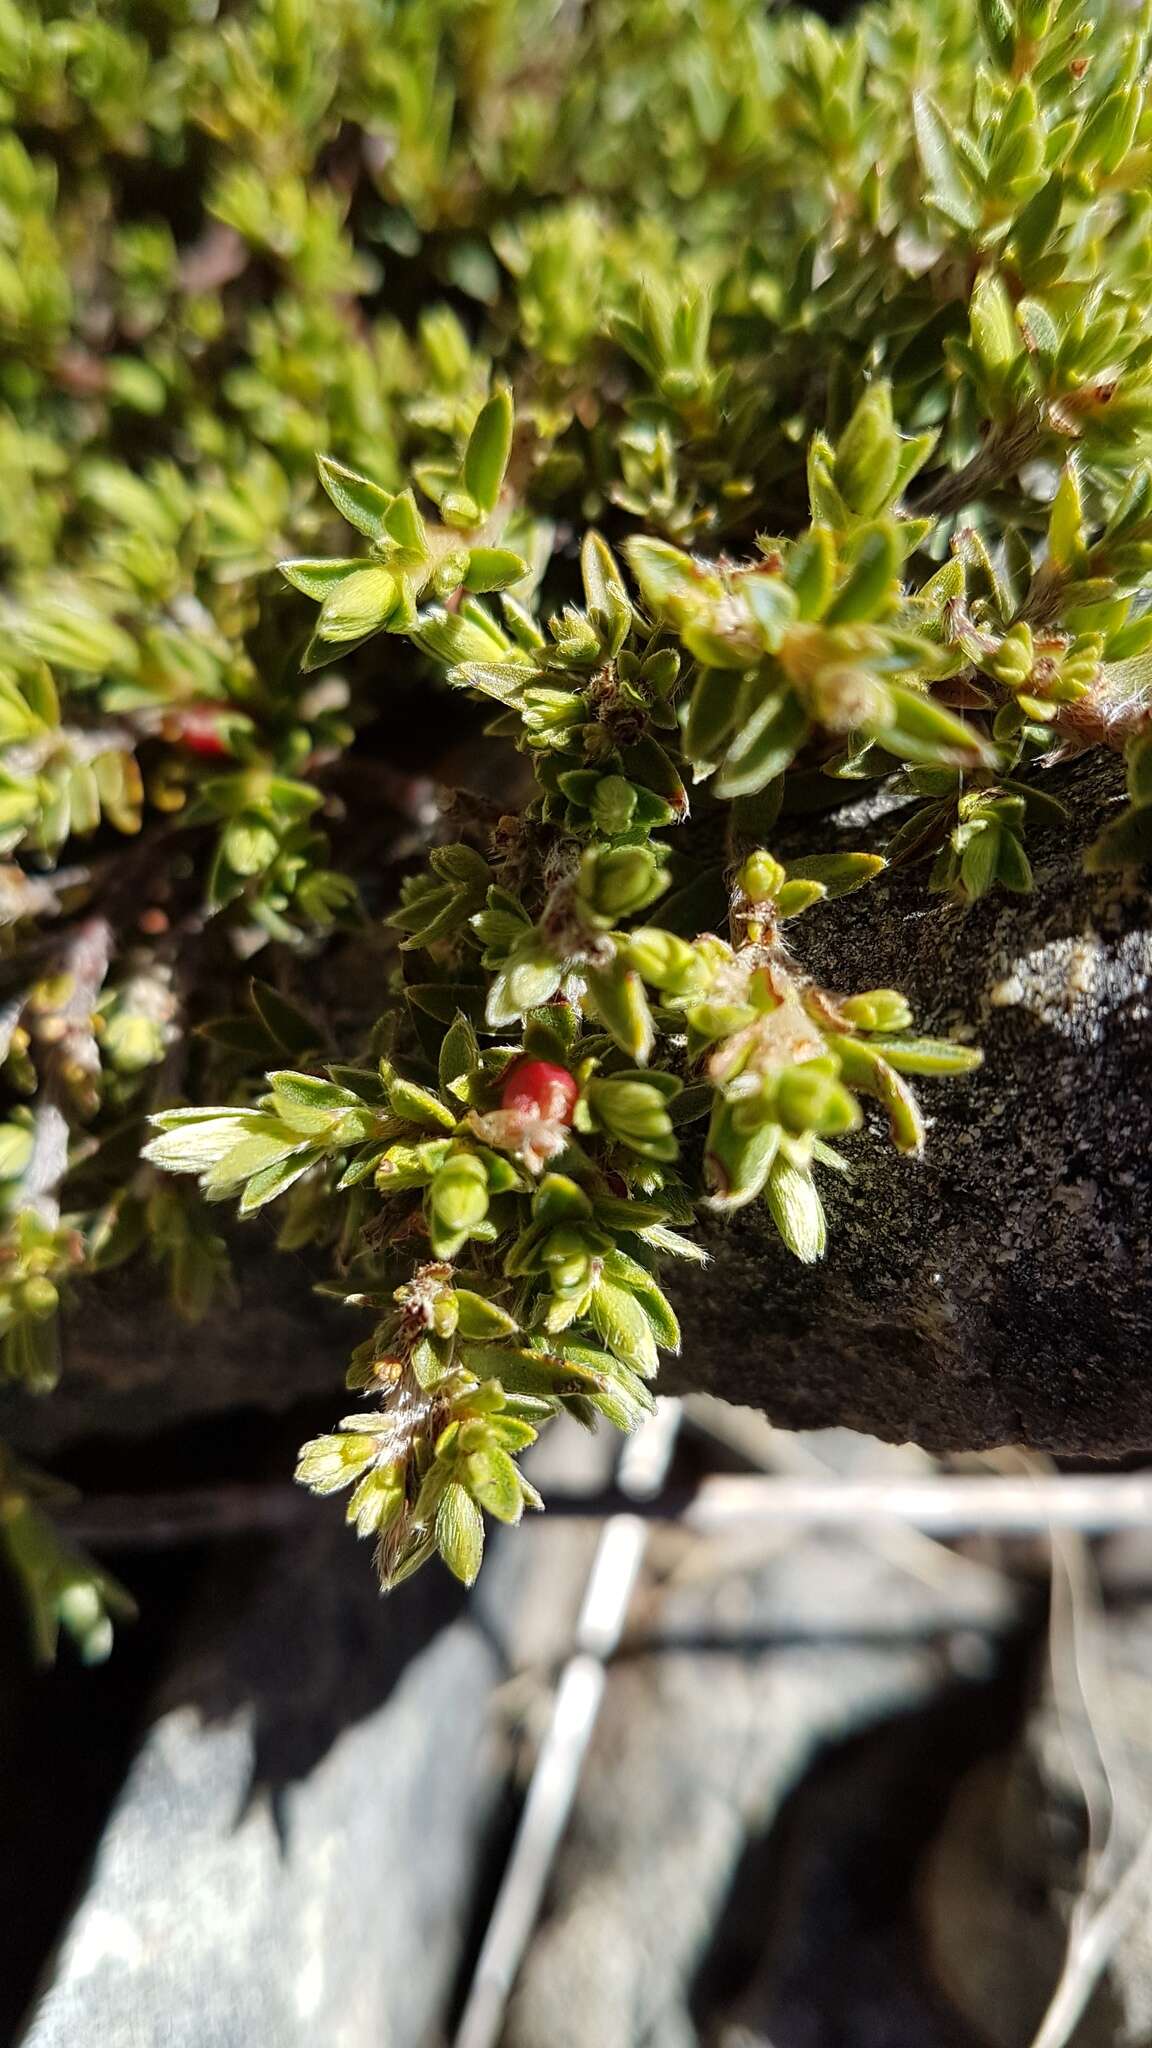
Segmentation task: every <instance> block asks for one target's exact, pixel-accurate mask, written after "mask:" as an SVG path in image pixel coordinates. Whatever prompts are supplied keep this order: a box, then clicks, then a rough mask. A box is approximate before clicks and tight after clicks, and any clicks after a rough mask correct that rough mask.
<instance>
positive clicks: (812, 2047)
mask: <svg viewBox="0 0 1152 2048" xmlns="http://www.w3.org/2000/svg"><path fill="white" fill-rule="evenodd" d="M665 1544H666V1548H665V1554H664V1555H663V1556H661V1554H660V1552H659V1548H657V1550H656V1553H655V1555H654V1557H653V1560H652V1562H653V1564H654V1566H655V1572H654V1574H653V1575H652V1576H651V1577H650V1578H649V1580H648V1583H647V1587H646V1591H645V1593H644V1595H643V1596H642V1598H641V1600H640V1602H639V1603H638V1605H637V1607H636V1608H635V1609H634V1612H633V1632H632V1635H631V1637H630V1639H626V1642H625V1647H624V1652H623V1654H622V1656H621V1657H619V1658H618V1659H617V1660H616V1662H615V1663H614V1665H613V1666H612V1669H611V1671H610V1674H609V1680H608V1688H607V1694H606V1698H605V1703H604V1707H603V1710H602V1714H601V1718H600V1722H599V1725H598V1728H597V1731H596V1734H595V1738H594V1741H593V1745H592V1749H591V1752H590V1755H589V1757H588V1760H587V1762H586V1765H585V1769H584V1772H583V1775H582V1778H581V1784H580V1791H579V1796H578V1799H577V1804H576V1810H575V1814H574V1816H573V1820H572V1824H571V1826H570V1828H569V1831H568V1834H567V1837H566V1839H565V1842H564V1845H563V1848H562V1850H561V1853H560V1857H559V1861H558V1863H557V1866H556V1869H555V1871H554V1873H553V1880H552V1886H551V1902H550V1911H549V1914H548V1917H547V1918H546V1919H545V1920H544V1922H543V1923H542V1925H541V1926H540V1927H539V1929H538V1930H537V1933H536V1936H535V1939H534V1940H533V1942H532V1945H531V1948H530V1950H529V1953H528V1957H527V1959H526V1963H525V1966H524V1969H523V1971H522V1974H521V1977H520V1981H519V1985H518V1988H517V1992H516V1995H515V1998H514V2001H513V2005H512V2011H511V2017H510V2024H509V2027H508V2031H507V2035H506V2037H505V2043H504V2048H541V2044H542V2043H547V2048H591V2044H592V2043H595V2048H696V2044H699V2043H701V2042H707V2043H708V2044H709V2048H712V2044H714V2043H723V2044H724V2048H755V2044H759V2043H760V2042H761V2040H763V2041H764V2043H765V2044H767V2043H768V2042H771V2043H773V2044H775V2048H785V2044H787V2048H817V2044H818V2043H827V2042H829V2041H832V2040H837V2041H841V2040H843V2041H844V2042H845V2043H846V2044H847V2043H851V2048H865V2044H868V2048H873V2044H875V2048H880V2044H883V2048H924V2044H925V2043H927V2042H928V2041H931V2042H932V2043H933V2044H935V2048H971V2036H970V2035H969V2034H968V2033H967V2032H966V2031H963V2030H959V2029H958V2028H957V2027H954V2026H952V2025H951V2024H950V2023H949V2018H948V2015H947V2013H946V2012H945V2011H943V2010H942V2008H941V2005H940V2002H939V2000H938V1998H937V1997H936V1996H935V1995H934V1992H933V1989H932V1987H931V1985H930V1983H929V1982H928V1981H927V1978H926V1977H925V1975H924V1973H923V1971H922V1970H920V1971H918V1970H917V1967H916V1965H915V1963H914V1962H912V1961H907V1963H906V1966H905V1965H901V1968H900V1969H897V1968H896V1967H895V1966H894V1965H893V1962H892V1958H891V1956H889V1959H888V1963H887V1966H886V1969H885V1970H884V1971H883V1972H878V1971H877V1970H876V1969H875V1968H874V1967H872V1968H871V1974H870V1990H869V1989H867V1988H866V1982H865V1975H864V1974H861V1975H859V1976H857V1978H856V1979H855V1981H854V1982H853V1981H850V1974H849V1973H850V1972H851V1971H852V1970H853V1969H855V1968H856V1967H857V1966H859V1969H860V1971H861V1972H862V1973H867V1972H868V1971H869V1968H870V1966H869V1964H868V1963H867V1961H866V1959H864V1958H863V1957H862V1956H861V1955H860V1954H859V1953H858V1949H857V1935H858V1931H859V1930H858V1926H857V1925H856V1924H855V1923H857V1922H859V1921H860V1920H865V1921H866V1920H868V1919H869V1918H871V1919H873V1920H874V1921H875V1922H876V1923H880V1922H883V1921H885V1920H887V1921H888V1922H889V1923H891V1922H894V1921H898V1920H899V1917H900V1905H899V1898H898V1894H899V1891H900V1886H901V1875H900V1873H901V1870H902V1869H904V1870H907V1868H908V1867H909V1866H910V1863H911V1860H912V1854H913V1853H914V1852H913V1850H912V1849H911V1847H910V1846H909V1845H908V1844H906V1843H904V1842H903V1841H901V1842H900V1843H899V1844H898V1845H894V1843H893V1842H892V1841H891V1840H886V1839H885V1835H886V1830H887V1831H888V1833H889V1834H893V1835H902V1834H904V1833H908V1834H910V1835H911V1836H913V1837H915V1836H917V1835H918V1834H921V1835H926V1834H928V1833H929V1832H930V1830H931V1827H932V1822H933V1819H934V1804H933V1801H934V1798H937V1797H938V1796H939V1794H938V1793H932V1792H930V1791H928V1790H927V1789H926V1785H925V1783H924V1782H922V1781H923V1780H924V1778H925V1776H926V1775H927V1774H926V1773H925V1772H924V1771H923V1769H922V1768H921V1771H920V1774H919V1777H914V1778H913V1779H912V1780H911V1781H910V1780H909V1779H908V1778H907V1777H906V1776H902V1774H901V1772H900V1771H899V1770H898V1771H897V1772H896V1774H895V1777H894V1779H892V1778H891V1773H889V1779H890V1780H891V1781H889V1780H888V1779H885V1778H884V1776H883V1773H881V1772H879V1771H878V1770H877V1769H876V1768H875V1767H873V1768H866V1769H865V1771H864V1773H863V1780H862V1784H860V1785H858V1787H857V1794H856V1797H855V1800H854V1804H853V1809H852V1814H851V1820H849V1817H848V1816H849V1805H848V1801H847V1800H846V1799H845V1798H844V1797H842V1796H839V1795H837V1796H835V1797H834V1798H833V1799H832V1800H831V1802H827V1801H826V1802H825V1806H826V1808H827V1809H828V1810H827V1811H826V1812H825V1815H824V1819H825V1822H831V1826H832V1832H831V1835H830V1834H829V1831H828V1829H827V1828H825V1829H824V1831H823V1832H820V1831H818V1830H817V1829H816V1828H814V1827H809V1826H806V1825H805V1826H802V1827H801V1828H800V1829H799V1830H798V1831H796V1835H797V1838H796V1839H793V1838H792V1834H791V1832H787V1831H783V1830H782V1823H783V1822H784V1818H785V1814H786V1811H787V1807H788V1803H789V1801H790V1800H791V1798H792V1796H793V1795H794V1793H795V1792H796V1788H797V1786H798V1784H799V1783H800V1782H801V1781H802V1780H803V1779H804V1777H805V1774H806V1773H808V1772H809V1771H811V1770H813V1769H814V1768H817V1767H819V1766H820V1765H821V1763H822V1761H823V1759H824V1757H825V1756H826V1755H827V1753H828V1752H830V1751H832V1750H834V1749H835V1748H836V1747H837V1746H838V1745H842V1744H846V1743H848V1742H849V1741H850V1740H855V1739H857V1738H859V1739H861V1740H866V1739H870V1738H869V1736H868V1731H877V1737H878V1739H879V1731H880V1729H881V1728H882V1727H883V1726H884V1725H885V1724H888V1723H890V1722H892V1723H897V1724H898V1723H900V1722H902V1720H903V1718H904V1717H907V1716H909V1715H915V1713H916V1712H917V1711H918V1710H922V1709H925V1708H927V1707H930V1706H931V1705H932V1704H933V1703H934V1702H935V1701H937V1700H938V1698H939V1696H940V1694H941V1692H945V1691H948V1690H950V1689H952V1688H955V1687H957V1686H959V1691H960V1694H961V1697H962V1698H963V1701H964V1706H963V1710H962V1711H963V1717H964V1720H965V1721H966V1724H967V1730H968V1733H967V1734H960V1735H959V1737H958V1739H955V1740H954V1741H953V1743H952V1745H951V1746H952V1749H953V1750H954V1754H955V1759H956V1761H955V1763H954V1768H961V1767H962V1766H960V1765H959V1762H958V1759H959V1757H960V1756H961V1755H962V1754H963V1753H964V1744H965V1743H966V1742H971V1741H974V1742H975V1743H977V1744H978V1743H979V1740H980V1735H979V1733H978V1729H979V1718H980V1717H979V1710H978V1708H977V1707H976V1705H975V1704H974V1697H975V1696H978V1695H979V1692H980V1687H979V1685H978V1684H975V1683H972V1682H971V1678H970V1675H969V1674H971V1675H978V1676H979V1677H980V1678H983V1677H986V1676H987V1673H988V1670H989V1667H990V1663H991V1646H992V1645H993V1644H994V1643H995V1641H996V1638H997V1636H998V1635H999V1634H1000V1633H1002V1632H1004V1631H1005V1630H1007V1629H1009V1628H1010V1627H1011V1626H1012V1622H1013V1618H1014V1606H1013V1601H1012V1597H1011V1594H1010V1592H1009V1590H1008V1588H1007V1587H1006V1585H1004V1584H1003V1583H1002V1582H1001V1583H999V1584H998V1583H997V1582H996V1581H995V1580H994V1579H993V1578H992V1575H991V1574H989V1575H987V1577H986V1578H985V1577H984V1576H982V1575H973V1576H972V1577H969V1575H968V1574H967V1573H966V1572H965V1571H964V1570H963V1569H962V1568H960V1567H957V1570H956V1576H955V1579H954V1580H953V1579H950V1578H946V1579H945V1580H944V1582H943V1583H942V1584H938V1585H935V1586H929V1585H926V1584H924V1583H920V1582H918V1581H917V1580H916V1579H915V1578H914V1577H912V1576H911V1575H910V1574H909V1573H907V1572H905V1571H903V1570H901V1569H898V1568H897V1567H896V1566H895V1565H893V1564H891V1563H889V1562H887V1561H886V1560H884V1559H882V1558H880V1557H878V1556H875V1555H872V1554H870V1553H869V1552H868V1551H867V1550H865V1549H863V1548H862V1547H861V1546H860V1545H859V1544H857V1543H855V1542H853V1541H852V1540H851V1539H847V1538H832V1537H823V1536H812V1537H809V1538H804V1539H800V1540H797V1541H794V1542H788V1543H785V1544H784V1545H783V1546H782V1547H781V1548H780V1549H779V1550H778V1552H777V1554H776V1555H775V1556H771V1557H769V1558H768V1559H767V1560H766V1561H763V1562H761V1563H759V1564H757V1565H755V1566H754V1567H752V1568H751V1569H749V1568H748V1566H747V1563H745V1567H744V1569H742V1570H735V1569H733V1568H732V1564H731V1560H728V1559H725V1558H724V1557H723V1556H722V1555H720V1554H717V1553H713V1555H712V1557H711V1559H709V1557H708V1555H707V1554H706V1552H705V1551H704V1549H703V1548H697V1549H696V1550H695V1551H694V1552H693V1553H692V1554H691V1556H690V1557H689V1558H687V1559H685V1557H684V1556H679V1557H677V1555H676V1553H675V1547H674V1546H675V1544H676V1539H675V1538H668V1539H665ZM669 1545H671V1546H673V1548H672V1551H671V1554H669V1550H668V1546H669ZM677 1565H679V1566H680V1570H679V1571H677V1569H676V1566H677ZM710 1566H711V1568H710ZM662 1576H663V1583H661V1579H662ZM974 1649H975V1653H976V1673H975V1674H973V1673H972V1661H971V1660H972V1658H973V1651H974ZM961 1672H964V1673H965V1677H963V1678H961V1677H960V1676H959V1674H960V1673H961ZM954 1733H955V1731H954ZM932 1753H933V1766H934V1770H935V1775H936V1779H937V1782H939V1779H940V1777H941V1765H942V1764H943V1765H944V1768H945V1770H946V1768H947V1759H948V1757H949V1753H950V1748H949V1743H948V1742H947V1741H944V1740H941V1739H939V1737H938V1739H937V1740H936V1741H935V1742H934V1743H933V1745H932ZM968 1754H971V1750H969V1752H968ZM837 1830H838V1831H839V1836H838V1838H837ZM853 1830H855V1834H854V1838H853V1839H852V1840H851V1842H850V1843H849V1841H848V1837H849V1836H850V1835H853ZM797 1851H798V1852H799V1855H800V1858H801V1861H803V1859H804V1858H805V1856H810V1857H814V1858H815V1860H816V1861H817V1863H819V1864H820V1865H821V1866H822V1869H821V1876H820V1880H819V1881H818V1882H817V1883H815V1884H814V1883H813V1882H812V1876H811V1873H809V1876H808V1878H807V1881H806V1882H807V1891H806V1893H805V1896H804V1897H803V1898H802V1899H801V1898H800V1896H799V1888H798V1886H797V1883H796V1870H797V1864H796V1861H795V1854H796V1852H797ZM834 1892H835V1893H836V1896H835V1898H833V1896H832V1894H833V1893H834ZM853 1895H854V1902H853ZM746 1977H751V1978H752V1980H753V1981H752V1983H751V1984H747V1983H746V1981H744V1980H745V1979H746ZM801 1979H802V1980H803V1981H802V1982H801V1981H800V1980H801ZM869 2012H871V2013H872V2016H873V2019H874V2020H875V2022H876V2025H875V2028H874V2027H873V2025H872V2023H871V2022H870V2021H869V2019H868V2013H869ZM761 2022H762V2023H763V2033H761V2031H760V2023H761ZM881 2022H882V2023H883V2024H881Z"/></svg>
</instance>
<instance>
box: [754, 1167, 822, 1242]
mask: <svg viewBox="0 0 1152 2048" xmlns="http://www.w3.org/2000/svg"><path fill="white" fill-rule="evenodd" d="M764 1193H765V1199H766V1201H767V1203H768V1207H769V1209H770V1211H771V1214H772V1221H773V1222H774V1223H775V1225H776V1228H777V1230H778V1231H779V1232H780V1235H781V1237H782V1238H783V1240H784V1242H785V1244H786V1245H787V1247H788V1249H789V1251H790V1252H791V1253H792V1254H793V1256H794V1257H795V1258H798V1259H802V1260H803V1261H804V1264H805V1265H806V1266H810V1265H813V1264H815V1262H816V1260H817V1259H822V1258H823V1256H824V1247H825V1244H826V1242H827V1236H828V1232H827V1226H826V1224H825V1221H824V1204H823V1203H822V1202H821V1200H820V1196H819V1193H818V1192H817V1188H816V1183H815V1181H814V1180H813V1178H812V1175H811V1174H810V1173H808V1172H806V1171H805V1170H804V1168H802V1167H799V1166H795V1165H794V1164H793V1163H792V1161H791V1160H790V1159H789V1158H787V1157H786V1155H785V1154H784V1153H778V1154H777V1156H776V1158H775V1159H774V1160H773V1163H772V1169H771V1171H770V1173H769V1175H768V1182H767V1186H766V1188H765V1190H764Z"/></svg>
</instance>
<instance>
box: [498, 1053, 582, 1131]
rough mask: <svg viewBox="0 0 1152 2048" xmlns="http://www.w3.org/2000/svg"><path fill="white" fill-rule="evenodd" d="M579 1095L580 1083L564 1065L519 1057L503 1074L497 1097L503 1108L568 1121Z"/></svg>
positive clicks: (558, 1122)
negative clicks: (502, 1085) (502, 1084)
mask: <svg viewBox="0 0 1152 2048" xmlns="http://www.w3.org/2000/svg"><path fill="white" fill-rule="evenodd" d="M579 1094H580V1085H579V1083H578V1081H577V1080H576V1077H575V1075H574V1074H570V1073H569V1072H568V1069H567V1067H558V1066H556V1064H555V1062H554V1061H552V1060H518V1061H517V1063H516V1065H515V1066H514V1067H512V1068H510V1069H509V1071H508V1073H507V1074H506V1075H505V1077H504V1087H503V1091H502V1093H501V1096H500V1100H501V1103H502V1105H503V1107H504V1108H505V1109H514V1110H518V1111H519V1112H520V1113H521V1115H524V1116H538V1117H543V1119H544V1121H545V1122H546V1123H552V1124H570V1123H571V1121H572V1112H573V1110H574V1109H575V1107H576V1101H577V1097H578V1096H579Z"/></svg>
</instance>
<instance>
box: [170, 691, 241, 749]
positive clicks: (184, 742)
mask: <svg viewBox="0 0 1152 2048" xmlns="http://www.w3.org/2000/svg"><path fill="white" fill-rule="evenodd" d="M166 733H167V736H168V737H169V738H171V739H173V740H175V742H176V744H177V746H181V747H187V749H188V752H189V753H190V754H200V755H201V756H203V758H204V759H205V760H208V761H227V760H230V759H231V756H232V749H231V747H230V746H229V745H228V741H227V739H226V737H225V735H224V733H223V732H222V730H221V727H220V719H219V714H218V713H217V712H215V711H212V710H209V708H208V706H207V705H205V704H190V705H189V706H188V708H187V709H186V710H184V711H178V712H177V713H176V715H175V717H174V718H173V719H172V720H171V722H170V724H167V725H166Z"/></svg>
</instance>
